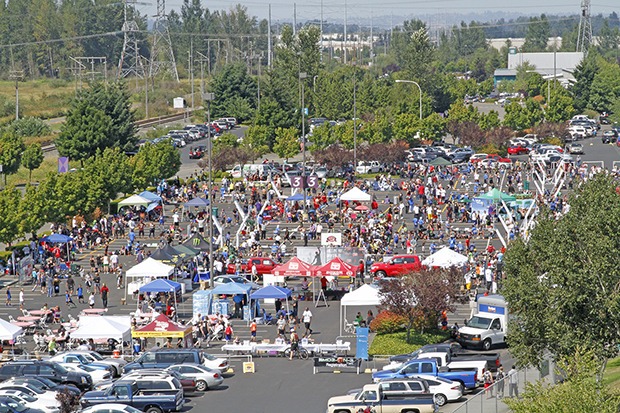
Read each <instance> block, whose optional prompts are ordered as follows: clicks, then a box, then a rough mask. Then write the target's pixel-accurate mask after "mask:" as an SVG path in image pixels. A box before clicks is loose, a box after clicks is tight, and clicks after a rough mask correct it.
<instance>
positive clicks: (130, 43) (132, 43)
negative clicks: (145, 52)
mask: <svg viewBox="0 0 620 413" xmlns="http://www.w3.org/2000/svg"><path fill="white" fill-rule="evenodd" d="M130 3H131V4H132V6H131V7H132V13H131V19H130V18H129V17H128V16H127V10H128V8H129V4H130ZM135 14H136V9H135V0H125V14H124V21H123V29H122V30H123V51H122V52H121V59H120V60H119V62H118V77H119V78H123V77H128V76H132V75H133V76H136V77H139V78H143V77H144V75H145V71H144V64H143V63H142V56H140V48H139V47H138V37H137V34H138V31H139V30H140V28H139V27H138V23H136V21H135V20H134V15H135Z"/></svg>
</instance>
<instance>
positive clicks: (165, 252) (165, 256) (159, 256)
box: [150, 244, 180, 262]
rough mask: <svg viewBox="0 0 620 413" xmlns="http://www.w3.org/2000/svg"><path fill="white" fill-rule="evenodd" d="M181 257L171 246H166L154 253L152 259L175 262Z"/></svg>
mask: <svg viewBox="0 0 620 413" xmlns="http://www.w3.org/2000/svg"><path fill="white" fill-rule="evenodd" d="M179 255H180V254H179V251H177V250H175V249H174V248H172V247H171V246H170V244H166V245H165V246H163V247H159V248H157V249H156V250H155V251H153V253H152V254H151V256H150V257H151V258H153V259H154V260H158V261H171V262H175V261H176V260H177V259H178V256H179Z"/></svg>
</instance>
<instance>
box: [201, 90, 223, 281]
mask: <svg viewBox="0 0 620 413" xmlns="http://www.w3.org/2000/svg"><path fill="white" fill-rule="evenodd" d="M213 97H214V95H213V93H204V94H203V95H202V98H203V100H205V101H206V102H207V131H208V132H207V142H208V143H209V185H207V187H208V189H209V194H208V199H209V208H210V209H211V211H209V286H210V287H211V288H213V287H214V285H213V278H215V277H214V274H213V191H212V189H213V188H212V185H213V177H212V176H211V171H212V169H213V168H212V167H211V162H212V159H213V141H212V140H211V101H212V100H213ZM220 236H223V234H220Z"/></svg>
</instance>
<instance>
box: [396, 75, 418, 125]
mask: <svg viewBox="0 0 620 413" xmlns="http://www.w3.org/2000/svg"><path fill="white" fill-rule="evenodd" d="M396 83H413V84H414V85H416V86H417V87H418V90H419V91H420V120H422V88H421V87H420V85H419V84H418V82H414V81H413V80H403V79H396Z"/></svg>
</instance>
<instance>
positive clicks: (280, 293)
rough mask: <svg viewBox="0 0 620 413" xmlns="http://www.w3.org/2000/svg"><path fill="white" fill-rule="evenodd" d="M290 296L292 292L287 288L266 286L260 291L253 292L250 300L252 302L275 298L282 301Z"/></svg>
mask: <svg viewBox="0 0 620 413" xmlns="http://www.w3.org/2000/svg"><path fill="white" fill-rule="evenodd" d="M291 294H292V291H291V290H289V289H288V288H284V287H278V286H277V285H268V286H266V287H263V288H261V289H260V290H256V291H254V292H253V293H252V294H251V295H250V298H251V299H253V300H262V299H265V298H275V299H282V298H285V299H286V298H288V297H290V296H291Z"/></svg>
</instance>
